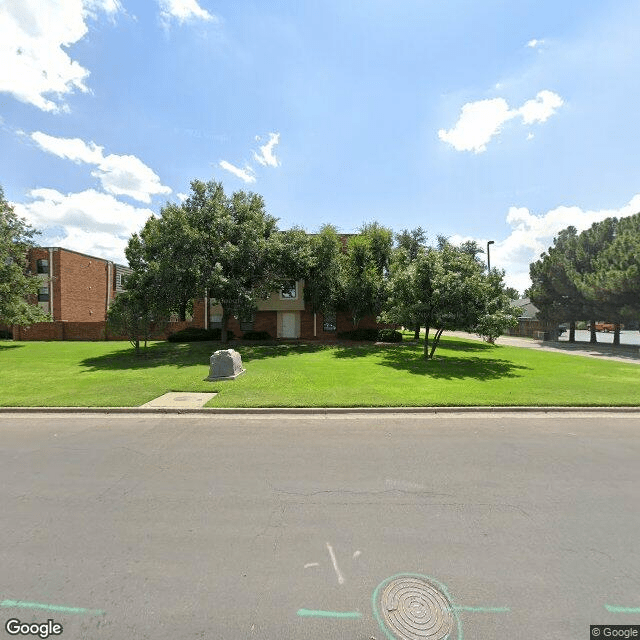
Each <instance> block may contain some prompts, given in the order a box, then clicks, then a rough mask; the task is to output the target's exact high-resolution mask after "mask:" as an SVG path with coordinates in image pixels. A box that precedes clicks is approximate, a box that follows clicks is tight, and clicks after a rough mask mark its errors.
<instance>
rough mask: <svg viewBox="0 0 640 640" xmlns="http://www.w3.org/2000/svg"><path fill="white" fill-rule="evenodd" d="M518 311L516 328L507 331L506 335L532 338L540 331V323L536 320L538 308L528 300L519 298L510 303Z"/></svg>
mask: <svg viewBox="0 0 640 640" xmlns="http://www.w3.org/2000/svg"><path fill="white" fill-rule="evenodd" d="M511 304H512V305H513V306H514V307H518V308H519V309H520V316H519V317H518V326H517V327H510V328H509V329H507V335H510V336H522V337H527V338H532V337H534V335H535V334H536V333H537V332H539V331H541V330H542V323H541V322H540V320H538V308H537V307H536V306H535V305H534V304H533V303H532V302H531V300H530V299H529V298H520V299H519V300H514V301H513V302H512V303H511Z"/></svg>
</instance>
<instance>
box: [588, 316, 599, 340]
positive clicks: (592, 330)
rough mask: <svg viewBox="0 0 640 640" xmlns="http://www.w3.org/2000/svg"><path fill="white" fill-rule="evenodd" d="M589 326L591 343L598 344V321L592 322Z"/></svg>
mask: <svg viewBox="0 0 640 640" xmlns="http://www.w3.org/2000/svg"><path fill="white" fill-rule="evenodd" d="M589 326H590V327H591V336H590V338H589V342H590V343H591V344H596V343H597V342H598V336H596V321H595V320H591V324H590V325H589Z"/></svg>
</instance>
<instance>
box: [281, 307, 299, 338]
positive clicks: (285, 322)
mask: <svg viewBox="0 0 640 640" xmlns="http://www.w3.org/2000/svg"><path fill="white" fill-rule="evenodd" d="M282 337H283V338H297V337H298V336H297V335H296V314H295V311H283V312H282Z"/></svg>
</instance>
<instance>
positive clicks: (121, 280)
mask: <svg viewBox="0 0 640 640" xmlns="http://www.w3.org/2000/svg"><path fill="white" fill-rule="evenodd" d="M126 280H127V276H126V275H125V274H124V273H116V287H117V288H118V289H124V288H125V282H126Z"/></svg>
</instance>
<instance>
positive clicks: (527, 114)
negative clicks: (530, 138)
mask: <svg viewBox="0 0 640 640" xmlns="http://www.w3.org/2000/svg"><path fill="white" fill-rule="evenodd" d="M563 104H564V101H563V100H562V98H561V97H560V96H559V95H558V94H556V93H553V91H548V90H544V91H540V92H539V93H538V95H537V96H536V97H535V98H534V99H533V100H527V101H526V102H525V103H524V104H523V105H522V106H521V107H520V108H518V109H511V108H509V104H508V103H507V101H506V100H505V99H504V98H493V99H490V100H478V101H477V102H468V103H467V104H465V105H464V106H463V107H462V111H461V113H460V117H459V118H458V122H456V124H455V126H454V127H453V129H449V130H448V131H447V130H445V129H440V130H439V131H438V138H440V140H442V141H443V142H447V143H448V144H450V145H451V146H452V147H453V148H454V149H456V150H457V151H473V152H474V153H482V152H483V151H486V150H487V144H488V143H489V142H490V141H491V139H492V138H493V137H494V136H496V135H498V134H499V133H500V131H501V130H502V125H504V124H505V123H506V122H508V121H509V120H512V119H514V118H517V117H522V120H523V122H524V124H532V123H534V122H546V121H547V120H548V119H549V118H550V117H551V116H552V115H553V114H554V113H555V112H556V110H557V109H558V108H560V107H561V106H562V105H563Z"/></svg>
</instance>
